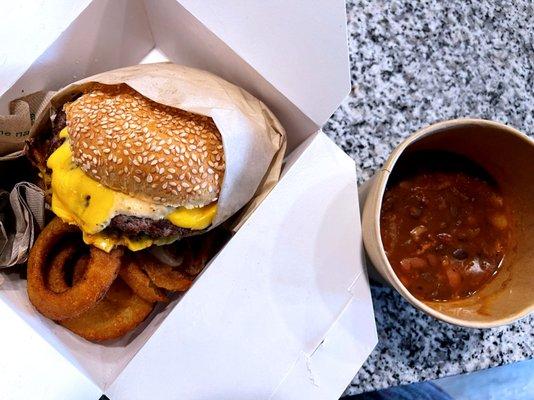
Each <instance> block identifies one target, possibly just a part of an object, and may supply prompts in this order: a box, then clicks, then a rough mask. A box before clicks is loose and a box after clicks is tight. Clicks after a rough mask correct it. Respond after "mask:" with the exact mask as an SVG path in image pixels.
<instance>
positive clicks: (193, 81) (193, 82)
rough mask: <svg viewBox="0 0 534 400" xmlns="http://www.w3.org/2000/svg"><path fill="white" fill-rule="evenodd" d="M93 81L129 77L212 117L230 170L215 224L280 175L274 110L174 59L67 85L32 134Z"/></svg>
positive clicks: (140, 87) (174, 103) (281, 142)
mask: <svg viewBox="0 0 534 400" xmlns="http://www.w3.org/2000/svg"><path fill="white" fill-rule="evenodd" d="M93 83H101V84H108V85H113V84H120V83H125V84H127V85H128V86H130V87H131V88H133V89H134V90H136V91H137V92H139V93H141V94H142V95H143V96H145V97H147V98H149V99H151V100H153V101H155V102H158V103H161V104H165V105H168V106H171V107H176V108H179V109H182V110H185V111H189V112H192V113H196V114H201V115H205V116H208V117H211V118H212V119H213V121H214V122H215V124H216V125H217V128H218V129H219V131H220V133H221V136H222V141H223V147H224V154H225V162H226V171H225V175H224V180H223V184H222V188H221V193H220V196H219V200H218V210H217V214H216V216H215V218H214V221H213V224H212V227H215V226H217V225H219V224H220V223H221V222H223V221H225V220H226V219H227V218H229V217H230V216H231V215H233V214H235V213H236V212H237V211H238V210H240V209H242V208H243V207H244V206H245V205H246V204H247V203H248V202H249V201H251V199H253V198H254V200H253V202H252V203H251V204H253V205H256V204H258V203H259V201H261V199H262V198H263V197H264V196H265V195H266V194H267V193H268V192H269V191H270V189H271V188H272V187H273V185H274V184H275V183H276V182H277V181H278V179H279V176H280V170H281V167H282V160H283V156H284V152H285V147H286V136H285V131H284V129H283V127H282V126H281V125H280V123H279V122H278V120H277V119H276V117H275V116H274V115H273V114H272V113H271V111H270V110H269V109H268V108H267V107H266V106H265V105H264V104H263V103H262V102H261V101H259V100H258V99H256V98H254V97H253V96H252V95H250V94H249V93H247V92H246V91H245V90H243V89H241V88H239V87H237V86H235V85H233V84H231V83H229V82H227V81H225V80H224V79H222V78H219V77H218V76H216V75H213V74H211V73H209V72H206V71H201V70H198V69H193V68H188V67H184V66H180V65H175V64H172V63H156V64H143V65H136V66H132V67H126V68H121V69H117V70H113V71H108V72H104V73H101V74H98V75H94V76H91V77H89V78H86V79H82V80H80V81H78V82H75V83H73V84H71V85H69V86H67V87H65V88H63V89H62V90H60V91H59V92H57V94H56V95H55V96H54V97H53V98H52V99H51V104H50V105H49V106H48V107H46V108H45V109H44V111H43V112H42V113H41V114H40V115H39V116H38V118H37V119H36V123H35V125H34V126H33V128H32V130H31V131H30V135H31V136H33V135H38V134H39V133H40V132H41V131H42V130H43V129H47V126H48V125H49V121H50V117H51V115H52V114H53V113H54V112H55V110H58V109H59V108H60V107H61V106H62V105H63V104H64V103H65V102H68V101H71V99H72V98H73V96H75V95H76V94H78V93H80V92H81V91H83V90H86V89H88V88H89V87H90V86H91V85H92V84H93ZM251 211H252V209H251V208H250V207H248V208H246V209H245V210H244V212H243V213H242V214H241V215H240V217H239V222H238V225H240V224H241V223H242V222H243V221H244V219H246V217H247V216H248V215H249V214H250V212H251Z"/></svg>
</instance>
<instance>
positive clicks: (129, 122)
mask: <svg viewBox="0 0 534 400" xmlns="http://www.w3.org/2000/svg"><path fill="white" fill-rule="evenodd" d="M28 154H29V157H30V159H31V160H32V161H33V162H34V164H36V166H37V167H38V168H39V171H40V176H41V178H42V180H43V184H44V186H45V188H46V190H47V192H48V194H49V195H50V196H51V209H52V211H53V212H54V213H55V214H56V215H57V216H58V217H60V218H61V219H62V220H63V221H65V222H68V223H69V224H75V225H77V226H78V227H79V228H80V229H81V231H82V232H83V239H84V241H85V242H86V243H88V244H91V245H94V246H96V247H98V248H100V249H102V250H105V251H108V252H109V251H111V250H112V249H113V248H114V247H116V246H118V245H124V246H126V247H128V248H129V249H130V250H133V251H136V250H141V249H144V248H147V247H149V246H151V245H152V244H166V243H171V242H173V241H175V240H177V239H180V238H182V237H185V236H191V235H194V234H197V233H200V232H202V231H204V230H206V229H207V228H209V226H210V224H211V222H212V220H213V218H214V216H215V214H216V212H217V200H218V197H219V192H220V190H221V184H222V180H223V177H224V172H225V159H224V151H223V145H222V140H221V135H220V133H219V131H218V130H217V127H216V126H215V124H214V122H213V121H212V119H211V118H208V117H205V116H201V115H197V114H192V113H189V112H186V111H183V110H179V109H176V108H173V107H168V106H165V105H161V104H158V103H156V102H153V101H151V100H149V99H147V98H145V97H143V96H142V95H140V94H139V93H137V92H136V91H134V90H133V89H131V88H129V87H128V86H126V85H115V86H105V85H98V86H93V87H92V88H91V90H89V91H87V92H85V93H84V94H82V95H81V96H80V97H78V98H77V99H75V100H74V101H72V102H70V103H66V104H64V105H63V107H62V109H61V110H58V112H57V114H56V116H55V118H54V120H53V122H52V129H51V130H50V132H49V134H48V135H42V136H40V137H38V138H35V139H33V141H32V142H31V143H30V146H29V151H28Z"/></svg>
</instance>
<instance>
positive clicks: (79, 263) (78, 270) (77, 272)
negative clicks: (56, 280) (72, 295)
mask: <svg viewBox="0 0 534 400" xmlns="http://www.w3.org/2000/svg"><path fill="white" fill-rule="evenodd" d="M88 263H89V255H88V254H85V255H83V256H81V257H80V258H78V260H76V264H74V268H73V269H72V284H73V285H75V284H76V283H78V282H80V281H81V280H82V279H83V277H84V275H85V271H87V264H88Z"/></svg>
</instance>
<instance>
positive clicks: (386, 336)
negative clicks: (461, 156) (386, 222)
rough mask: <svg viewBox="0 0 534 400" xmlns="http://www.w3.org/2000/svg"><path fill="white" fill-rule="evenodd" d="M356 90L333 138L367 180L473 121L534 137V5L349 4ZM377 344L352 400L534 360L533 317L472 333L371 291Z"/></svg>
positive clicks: (524, 0) (331, 130)
mask: <svg viewBox="0 0 534 400" xmlns="http://www.w3.org/2000/svg"><path fill="white" fill-rule="evenodd" d="M347 15H348V27H349V41H350V51H351V63H352V83H353V92H352V93H351V95H350V96H349V97H348V98H347V99H346V100H345V102H344V103H343V104H342V106H341V107H340V108H339V109H338V110H337V111H336V113H335V114H334V115H333V117H332V118H331V120H330V121H329V122H328V123H327V124H326V125H325V127H324V130H325V132H326V133H327V134H328V135H329V136H330V137H331V138H332V139H333V140H334V141H336V143H338V144H339V145H340V146H341V147H342V148H343V150H345V152H347V154H349V155H350V156H352V157H353V158H354V160H355V161H356V164H357V168H358V175H359V181H360V183H361V182H363V181H365V180H367V179H368V178H369V177H370V176H372V175H373V173H374V172H375V171H376V170H377V169H378V168H380V166H381V165H382V164H383V162H384V161H385V160H386V158H387V157H388V155H389V153H390V152H391V150H392V149H393V148H394V147H395V146H396V145H398V144H399V143H400V142H401V141H402V140H403V138H405V137H406V136H408V135H409V134H410V133H413V132H415V131H416V130H418V129H419V128H422V127H424V126H427V125H429V124H431V123H434V122H438V121H442V120H446V119H452V118H458V117H476V118H487V119H493V120H496V121H500V122H504V123H506V124H509V125H511V126H514V127H516V128H517V129H519V130H521V131H522V132H525V133H526V134H528V135H531V136H533V135H534V3H533V2H532V1H530V0H515V1H490V0H482V1H447V2H442V1H437V0H427V1H425V0H412V1H372V0H368V1H352V0H349V1H348V3H347ZM372 294H373V300H374V307H375V313H376V319H377V327H378V335H379V340H380V342H379V344H378V346H377V348H376V349H375V351H374V352H373V353H372V355H371V357H370V358H369V360H368V361H367V362H366V364H365V365H364V366H363V368H362V369H361V370H360V372H359V373H358V375H357V376H356V377H355V378H354V380H353V382H352V384H351V386H349V387H348V389H347V392H346V394H353V393H360V392H365V391H369V390H374V389H379V388H384V387H389V386H394V385H398V384H403V383H409V382H415V381H422V380H429V379H435V378H438V377H443V376H449V375H454V374H459V373H464V372H469V371H475V370H480V369H484V368H489V367H493V366H497V365H502V364H506V363H511V362H514V361H519V360H524V359H528V358H533V357H534V316H530V317H527V318H525V319H523V320H522V321H519V322H517V323H515V324H513V325H511V326H508V327H503V328H496V329H489V330H474V329H464V328H458V327H453V326H450V325H447V324H444V323H441V322H438V321H436V320H433V319H431V318H429V317H427V316H425V315H424V314H423V313H421V312H419V311H417V310H416V309H414V308H413V307H412V306H410V305H409V304H408V303H406V302H405V301H404V300H403V299H402V298H401V296H400V295H398V294H397V293H396V292H394V291H393V290H392V289H390V288H385V287H380V286H374V287H373V288H372Z"/></svg>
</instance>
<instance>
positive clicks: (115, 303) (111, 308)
mask: <svg viewBox="0 0 534 400" xmlns="http://www.w3.org/2000/svg"><path fill="white" fill-rule="evenodd" d="M211 232H213V233H211ZM211 232H208V233H207V234H204V235H202V239H200V238H190V239H184V240H182V241H181V242H180V243H179V244H176V245H169V246H166V247H164V248H158V249H157V250H152V251H141V252H136V253H134V252H130V251H123V250H122V249H115V250H113V251H111V252H110V253H106V252H104V251H102V250H99V249H97V248H96V247H93V246H89V245H86V244H84V243H83V241H82V240H81V234H80V232H79V230H78V228H76V227H75V226H72V225H68V224H66V223H64V222H63V221H61V219H59V218H55V219H53V220H52V221H51V222H50V223H49V224H48V225H47V226H46V227H45V228H44V229H43V231H42V232H41V234H40V235H39V237H38V238H37V241H36V242H35V244H34V246H33V248H32V249H31V251H30V256H29V259H28V271H27V278H28V297H29V299H30V301H31V303H32V304H33V305H34V307H35V308H36V309H37V310H38V311H39V312H40V313H41V314H43V315H44V316H45V317H47V318H50V319H52V320H54V321H56V322H57V323H59V324H60V325H62V326H64V327H65V328H67V329H69V330H71V331H72V332H74V333H76V334H77V335H79V336H81V337H83V338H85V339H87V340H91V341H96V342H100V341H105V340H110V339H116V338H119V337H121V336H123V335H125V334H126V333H128V332H130V331H131V330H133V329H134V328H135V327H137V326H138V325H139V324H141V322H143V321H144V320H145V319H146V318H147V317H148V316H149V315H150V313H151V312H152V310H153V309H154V305H155V303H156V302H168V301H170V300H171V298H172V294H173V293H175V292H183V291H186V290H187V289H189V287H190V286H191V285H192V283H193V280H194V279H195V277H196V276H197V275H198V274H199V273H200V272H201V271H202V269H203V268H204V267H205V266H206V264H207V262H208V261H209V260H210V259H211V258H212V257H213V256H214V255H215V253H216V251H217V250H218V249H220V248H221V247H222V245H224V243H225V242H226V240H227V239H228V237H227V236H226V235H222V234H221V231H220V230H219V231H217V230H214V231H211Z"/></svg>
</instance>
